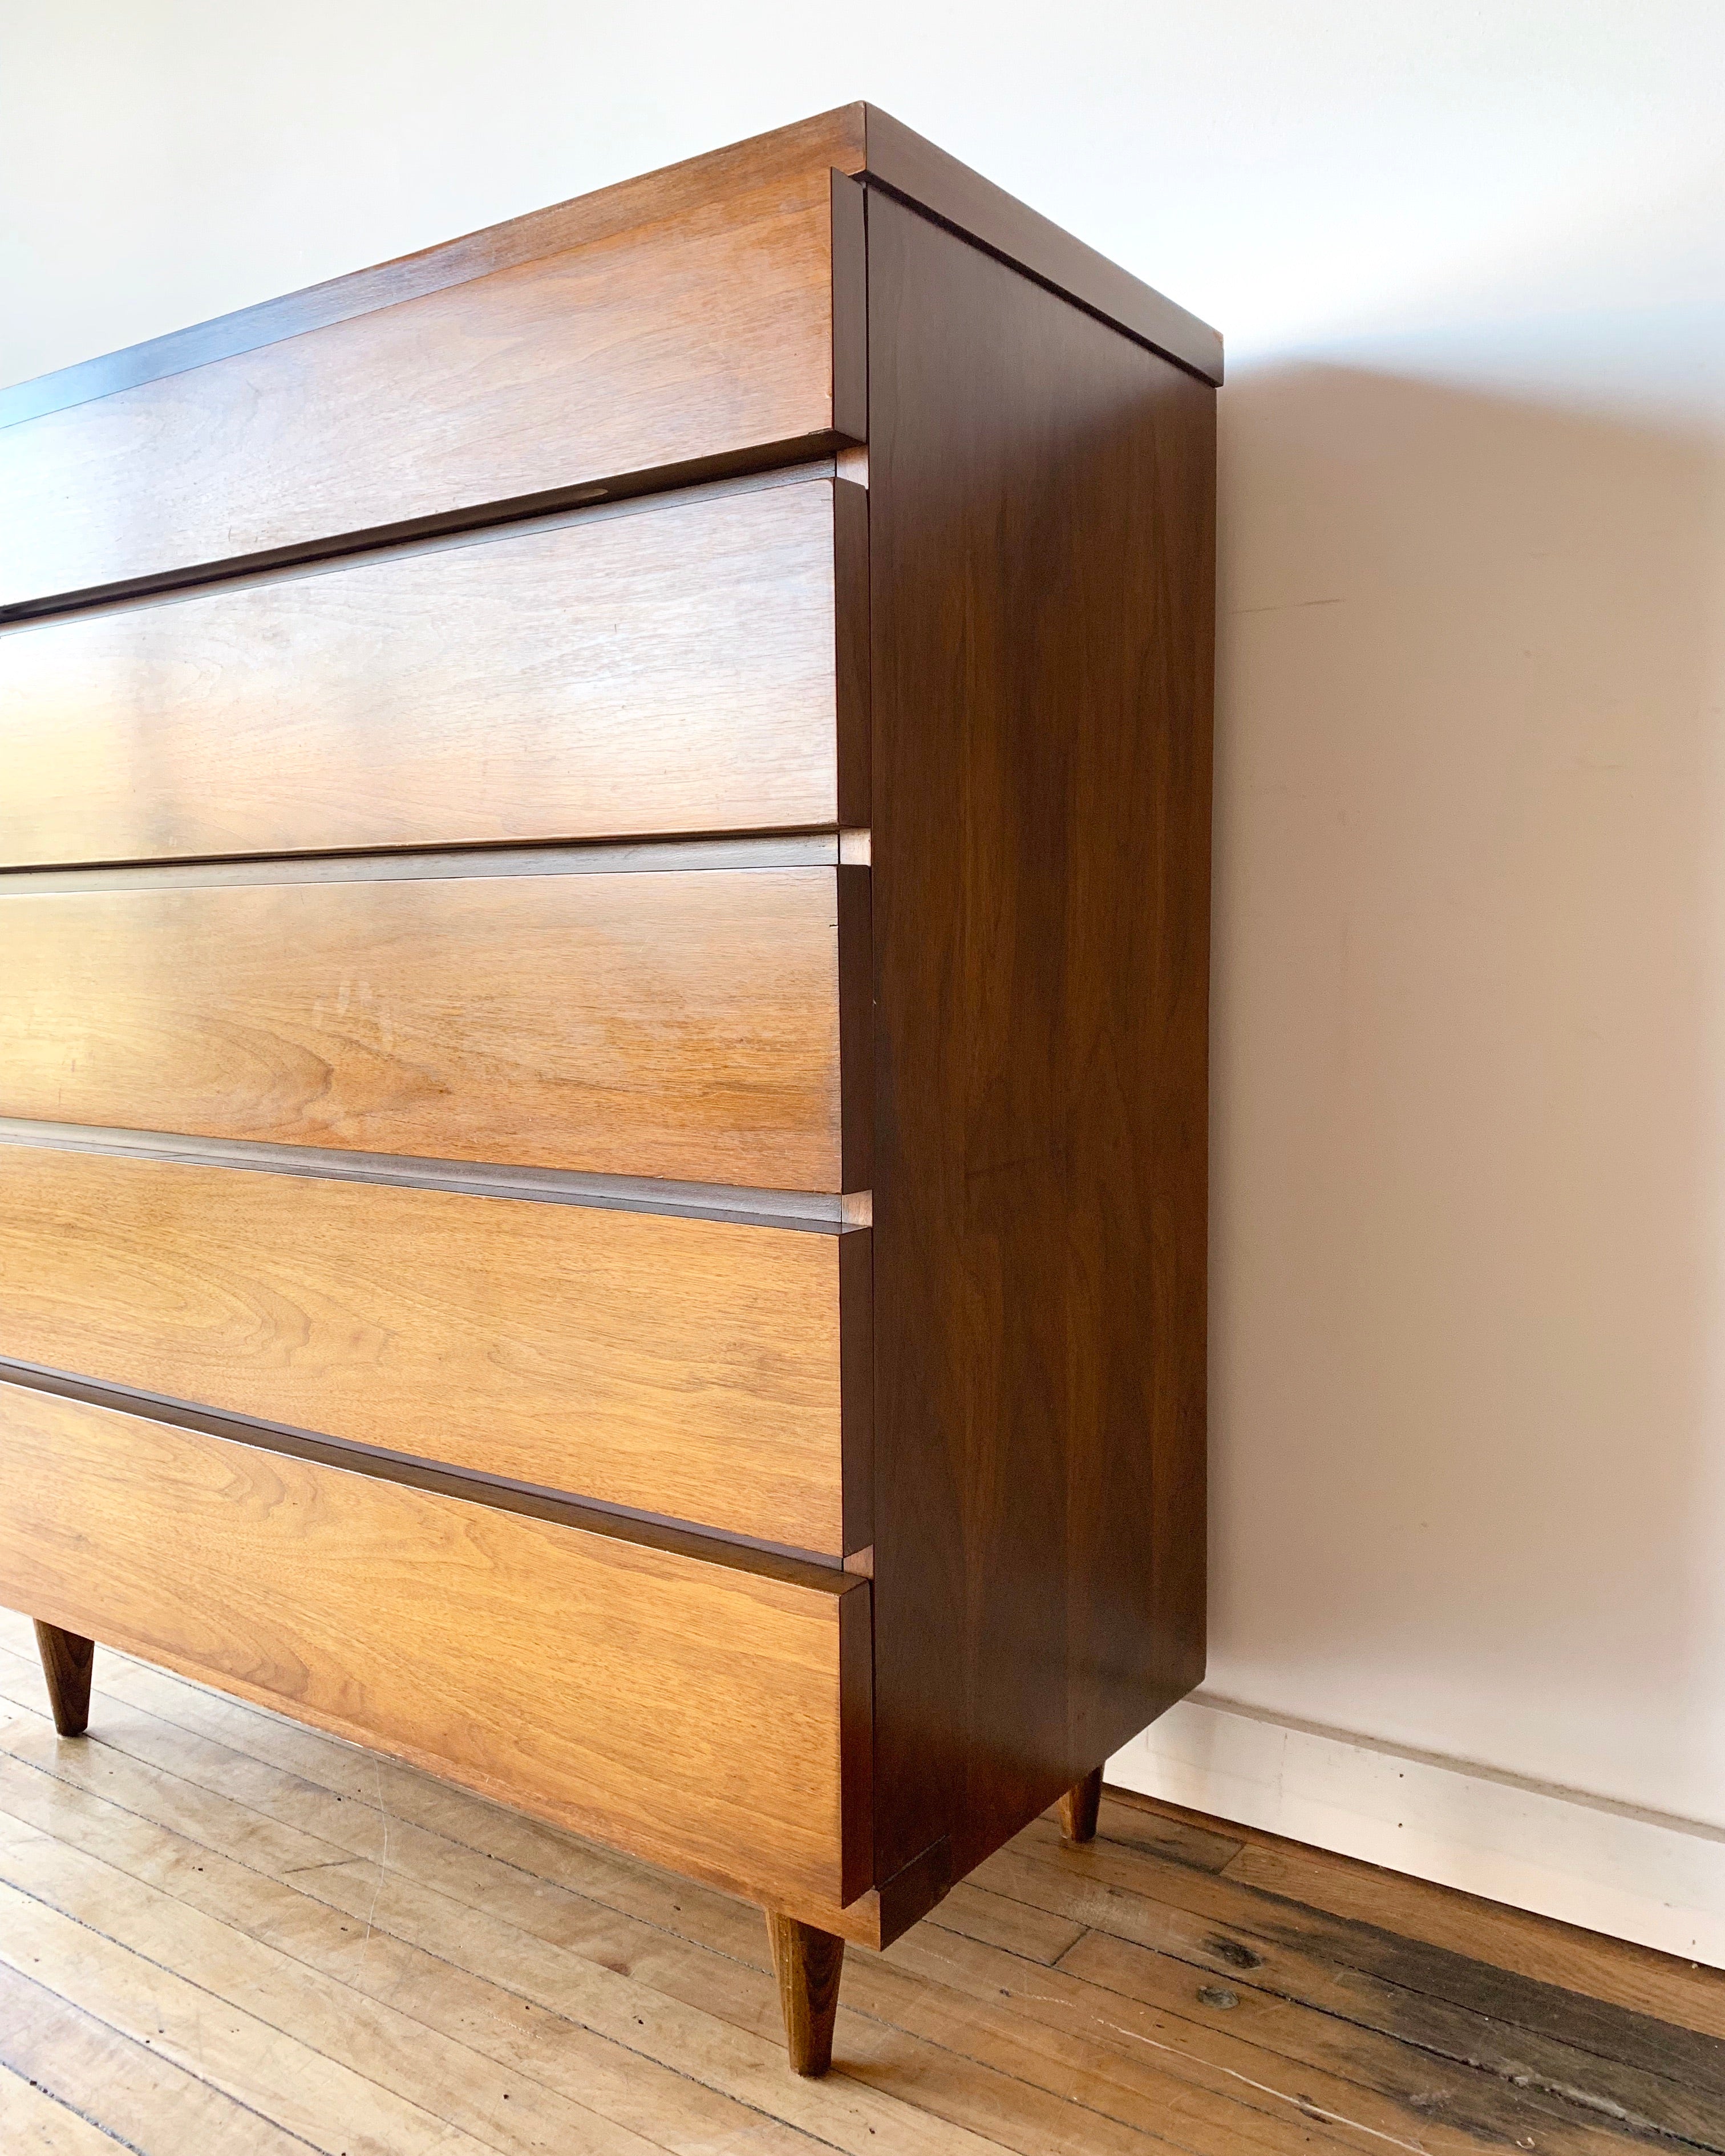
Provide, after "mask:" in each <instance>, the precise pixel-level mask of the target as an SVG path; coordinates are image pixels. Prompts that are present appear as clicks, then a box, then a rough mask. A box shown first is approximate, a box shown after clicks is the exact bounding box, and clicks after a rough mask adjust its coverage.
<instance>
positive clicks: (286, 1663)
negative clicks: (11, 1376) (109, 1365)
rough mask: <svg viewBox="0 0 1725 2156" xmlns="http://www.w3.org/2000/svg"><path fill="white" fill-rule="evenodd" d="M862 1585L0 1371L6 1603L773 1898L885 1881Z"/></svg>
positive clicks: (845, 1894)
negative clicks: (404, 1478) (260, 1440)
mask: <svg viewBox="0 0 1725 2156" xmlns="http://www.w3.org/2000/svg"><path fill="white" fill-rule="evenodd" d="M868 1598H869V1590H868V1587H867V1584H866V1583H865V1582H862V1581H860V1580H857V1579H856V1578H855V1577H854V1576H853V1575H851V1574H849V1573H843V1572H840V1571H839V1570H838V1569H837V1568H834V1569H833V1570H832V1571H830V1572H822V1571H820V1570H819V1569H818V1568H815V1567H814V1566H812V1565H790V1564H787V1563H779V1564H778V1565H777V1566H776V1567H774V1566H773V1563H772V1561H771V1560H764V1559H763V1560H762V1568H759V1569H757V1568H741V1567H732V1566H731V1565H729V1564H724V1563H709V1562H706V1561H705V1560H703V1559H701V1558H696V1557H691V1556H689V1555H687V1554H685V1553H682V1552H681V1551H680V1550H677V1551H674V1550H670V1549H665V1548H650V1547H647V1546H645V1545H644V1544H642V1543H635V1542H633V1541H628V1540H624V1539H621V1538H619V1537H613V1536H610V1535H608V1534H603V1533H598V1532H588V1531H585V1530H583V1529H582V1528H579V1527H570V1526H566V1525H562V1524H559V1523H553V1522H551V1521H549V1520H546V1519H542V1518H535V1517H523V1516H522V1515H521V1514H519V1513H515V1512H503V1511H500V1510H496V1509H495V1508H493V1507H489V1506H485V1505H479V1504H473V1503H470V1502H465V1501H462V1500H460V1499H459V1498H455V1497H451V1496H444V1495H441V1494H438V1493H434V1492H432V1491H425V1490H420V1489H415V1488H412V1487H408V1486H403V1485H400V1484H397V1483H391V1482H385V1481H378V1480H377V1479H375V1478H373V1477H371V1476H362V1475H357V1474H352V1473H349V1472H346V1471H342V1470H341V1469H337V1468H333V1467H329V1466H324V1465H322V1464H321V1463H318V1462H315V1461H312V1460H304V1459H296V1458H293V1457H290V1456H287V1455H282V1454H280V1453H274V1452H270V1451H266V1450H263V1449H261V1448H260V1447H257V1446H254V1445H244V1444H236V1443H234V1442H232V1441H230V1440H227V1439H224V1438H221V1437H218V1436H213V1435H206V1434H204V1433H203V1432H201V1431H198V1430H188V1429H183V1428H175V1427H172V1426H171V1425H169V1424H164V1423H160V1422H157V1421H154V1420H151V1419H146V1418H145V1417H144V1416H141V1415H136V1414H125V1413H121V1412H117V1411H116V1410H115V1409H111V1408H108V1407H102V1406H95V1405H92V1404H88V1403H85V1402H84V1401H80V1400H74V1399H59V1398H56V1397H54V1396H52V1395H50V1394H44V1393H39V1392H37V1391H35V1390H33V1389H26V1388H24V1387H22V1386H18V1385H13V1384H0V1599H3V1600H4V1601H5V1603H6V1604H8V1606H9V1607H11V1608H13V1609H22V1610H24V1611H26V1612H28V1614H30V1615H31V1616H33V1617H38V1618H41V1619H43V1620H45V1621H46V1622H48V1623H50V1624H54V1625H60V1626H62V1627H64V1628H65V1629H66V1630H70V1631H73V1632H77V1633H80V1634H82V1635H85V1636H86V1637H89V1638H94V1639H96V1640H101V1641H104V1642H105V1643H106V1644H108V1645H111V1646H116V1647H119V1648H122V1649H124V1650H126V1651H127V1652H129V1653H133V1654H136V1655H142V1656H143V1657H145V1658H146V1660H148V1661H154V1662H161V1663H165V1664H166V1665H167V1666H168V1667H169V1668H171V1669H175V1670H178V1671H182V1672H183V1673H184V1674H185V1675H187V1676H193V1677H196V1678H200V1679H202V1680H203V1681H206V1682H208V1683H212V1684H215V1685H218V1686H221V1687H222V1688H223V1689H224V1690H227V1691H234V1692H238V1693H239V1694H240V1695H241V1696H242V1697H244V1698H247V1699H251V1700H255V1701H258V1702H261V1703H262V1704H264V1706H267V1707H276V1708H280V1709H281V1710H283V1711H284V1712H287V1713H289V1714H292V1715H295V1716H297V1717H300V1719H302V1720H304V1721H306V1722H313V1723H315V1724H316V1725H317V1726H318V1727H321V1728H323V1729H327V1730H331V1731H334V1732H336V1734H337V1735H339V1736H341V1737H345V1738H351V1739H352V1740H353V1741H355V1742H356V1743H361V1744H370V1745H377V1746H378V1747H380V1748H382V1749H383V1750H384V1751H387V1752H391V1753H395V1754H396V1755H398V1757H400V1758H404V1759H408V1760H411V1761H413V1763H415V1764H416V1765H418V1766H421V1767H424V1768H429V1769H430V1770H431V1772H433V1773H434V1774H444V1775H447V1776H449V1777H450V1778H451V1779H454V1780H456V1781H460V1782H465V1783H466V1784H468V1785H469V1786H470V1787H471V1788H474V1789H480V1790H481V1791H483V1792H484V1793H485V1794H486V1795H487V1796H490V1797H493V1798H495V1799H498V1800H499V1801H501V1802H502V1803H505V1804H515V1805H519V1806H521V1808H522V1809H526V1810H529V1811H533V1812H536V1813H538V1814H540V1815H542V1816H543V1817H545V1818H547V1819H551V1820H557V1821H558V1822H559V1823H560V1824H562V1825H566V1826H568V1827H570V1828H572V1829H573V1830H575V1831H576V1832H577V1833H579V1834H584V1835H593V1836H594V1837H596V1838H597V1839H598V1840H603V1841H608V1842H611V1843H614V1844H615V1845H618V1846H619V1847H621V1848H624V1849H627V1850H629V1851H634V1852H635V1853H636V1854H638V1855H639V1856H644V1857H647V1858H649V1859H650V1860H652V1861H655V1862H659V1863H664V1864H669V1865H671V1866H675V1867H677V1868H679V1869H681V1870H686V1871H694V1872H696V1873H698V1874H700V1875H701V1876H705V1877H707V1878H709V1879H713V1880H716V1881H719V1882H721V1883H722V1884H724V1885H726V1886H733V1887H736V1888H737V1889H739V1890H740V1891H742V1892H746V1893H750V1894H755V1895H758V1896H759V1897H762V1898H763V1899H766V1900H772V1899H773V1898H774V1897H775V1896H782V1897H786V1898H793V1899H794V1898H805V1897H806V1898H814V1899H818V1900H824V1901H829V1902H845V1901H848V1900H850V1899H852V1898H854V1897H855V1895H856V1894H857V1893H858V1892H861V1891H862V1890H863V1889H864V1888H865V1886H867V1885H868V1884H869V1850H868V1835H869V1820H868V1803H869V1791H868V1787H867V1772H866V1758H867V1753H866V1731H867V1727H868V1717H869V1712H870V1708H869V1614H868V1613H869V1599H868ZM847 1751H848V1753H849V1757H848V1758H847V1756H846V1755H847Z"/></svg>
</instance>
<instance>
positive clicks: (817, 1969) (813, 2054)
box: [767, 1909, 845, 2076]
mask: <svg viewBox="0 0 1725 2156" xmlns="http://www.w3.org/2000/svg"><path fill="white" fill-rule="evenodd" d="M767 1939H768V1944H769V1945H770V1946H771V1948H772V1949H773V1973H774V1974H775V1975H776V1976H777V1977H778V2003H779V2005H780V2006H781V2007H782V2008H783V2011H784V2039H785V2044H786V2046H787V2048H788V2051H789V2052H790V2055H791V2071H793V2073H798V2074H808V2075H810V2076H814V2075H818V2074H824V2072H825V2071H826V2070H827V2068H828V2067H829V2066H831V2064H832V2063H833V2023H834V2020H836V2019H837V2018H838V2013H839V1973H840V1971H841V1970H842V1969H843V1968H844V1966H845V1942H844V1940H843V1939H841V1938H835V1937H834V1934H833V1933H831V1932H818V1931H816V1929H815V1928H814V1925H813V1924H803V1923H799V1922H798V1921H797V1919H796V1918H795V1917H781V1916H780V1915H779V1914H778V1911H777V1910H776V1909H769V1910H768V1912H767Z"/></svg>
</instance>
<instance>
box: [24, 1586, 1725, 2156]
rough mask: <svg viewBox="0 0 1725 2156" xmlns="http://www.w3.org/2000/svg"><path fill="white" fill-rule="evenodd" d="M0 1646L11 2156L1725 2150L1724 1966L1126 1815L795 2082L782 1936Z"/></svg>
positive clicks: (568, 1851) (922, 1939)
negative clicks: (41, 2154)
mask: <svg viewBox="0 0 1725 2156" xmlns="http://www.w3.org/2000/svg"><path fill="white" fill-rule="evenodd" d="M90 1731H91V1734H90V1737H88V1738H83V1739H75V1740H63V1739H60V1738H57V1737H56V1736H55V1734H54V1725H53V1722H52V1721H51V1719H50V1718H49V1711H48V1700H47V1695H46V1692H45V1690H44V1685H43V1680H42V1675H41V1671H40V1667H39V1663H38V1661H37V1658H36V1650H35V1643H34V1639H33V1635H32V1633H31V1630H30V1627H29V1625H28V1621H27V1620H23V1619H21V1618H15V1617H13V1616H11V1615H10V1614H3V1613H0V2148H3V2149H4V2150H5V2151H6V2152H8V2156H11V2152H13V2151H14V2150H18V2151H32V2152H34V2151H54V2152H66V2156H99V2152H100V2151H101V2150H103V2149H110V2150H111V2149H113V2148H116V2146H118V2147H121V2148H132V2149H135V2150H137V2151H140V2152H142V2156H181V2152H185V2151H192V2152H196V2156H290V2152H291V2156H304V2152H305V2150H307V2149H308V2148H310V2149H312V2150H316V2151H321V2152H324V2156H421V2153H422V2152H426V2156H429V2152H431V2151H434V2150H435V2151H436V2152H437V2156H467V2152H475V2151H491V2152H496V2156H528V2152H533V2156H553V2152H555V2156H568V2153H569V2152H588V2151H591V2152H594V2156H625V2152H629V2156H639V2152H645V2151H650V2150H665V2151H675V2152H678V2153H679V2156H696V2152H701V2156H708V2152H713V2156H716V2153H717V2152H724V2156H792V2152H793V2151H811V2150H814V2149H816V2148H829V2149H834V2148H835V2149H839V2150H843V2151H846V2152H850V2156H865V2152H868V2156H901V2152H903V2156H985V2152H988V2151H991V2150H1009V2151H1013V2152H1017V2156H1049V2152H1060V2156H1092V2152H1095V2153H1096V2156H1129V2152H1137V2151H1143V2152H1145V2156H1150V2153H1151V2152H1153V2151H1156V2150H1165V2149H1175V2150H1183V2151H1188V2152H1192V2156H1282V2152H1284V2151H1294V2150H1301V2151H1310V2152H1312V2156H1326V2153H1327V2152H1335V2151H1339V2150H1358V2151H1362V2152H1364V2151H1377V2152H1380V2156H1381V2152H1384V2151H1386V2150H1393V2149H1411V2150H1415V2151H1420V2152H1425V2156H1460V2152H1462V2151H1466V2150H1481V2149H1491V2150H1496V2151H1503V2150H1506V2149H1509V2148H1522V2149H1534V2150H1538V2151H1543V2152H1551V2153H1552V2156H1556V2152H1563V2156H1587V2152H1593V2156H1610V2152H1612V2151H1613V2150H1616V2149H1620V2148H1623V2147H1624V2145H1625V2143H1640V2144H1641V2145H1644V2146H1652V2147H1662V2148H1671V2149H1673V2150H1682V2149H1689V2148H1700V2149H1707V2150H1718V2151H1725V1975H1722V1974H1720V1973H1718V1972H1717V1971H1714V1970H1711V1969H1697V1968H1694V1967H1692V1966H1691V1965H1690V1964H1688V1963H1682V1962H1676V1961H1672V1960H1670V1959H1668V1958H1666V1957H1664V1956H1662V1955H1659V1954H1656V1953H1650V1952H1648V1951H1646V1950H1645V1949H1642V1948H1634V1947H1627V1946H1623V1945H1620V1944H1618V1943H1615V1942H1613V1941H1610V1940H1607V1939H1603V1938H1598V1937H1596V1936H1594V1935H1593V1934H1591V1933H1583V1932H1578V1931H1574V1930H1571V1929H1569V1928H1566V1927H1564V1926H1562V1925H1558V1924H1553V1923H1548V1922H1544V1921H1543V1920H1542V1919H1539V1918H1536V1917H1527V1916H1525V1915H1522V1914H1519V1913H1517V1912H1513V1911H1509V1910H1505V1909H1501V1908H1498V1907H1495V1906H1493V1905H1491V1904H1490V1903H1486V1902H1475V1901H1471V1900H1470V1899H1468V1898H1467V1897H1465V1896H1461V1895H1457V1894H1451V1893H1449V1892H1445V1891H1444V1890H1442V1889H1440V1888H1436V1887H1432V1886H1425V1885H1423V1884H1420V1882H1417V1881H1409V1880H1405V1879H1402V1878H1399V1877H1397V1876H1394V1875H1393V1874H1390V1873H1386V1872H1380V1871H1373V1869H1372V1868H1371V1867H1369V1866H1364V1865H1359V1864H1354V1863H1351V1862H1349V1861H1347V1860H1345V1859H1342V1858H1337V1857H1333V1856H1327V1855H1325V1854H1323V1853H1322V1852H1320V1851H1313V1850H1308V1849H1305V1848H1301V1847H1300V1846H1298V1845H1295V1844H1292V1843H1287V1842H1280V1841H1276V1840H1273V1839H1271V1837H1269V1836H1267V1835H1257V1834H1253V1833H1250V1832H1249V1831H1247V1830H1243V1829H1236V1828H1231V1827H1227V1826H1224V1825H1221V1824H1219V1822H1216V1821H1214V1820H1200V1819H1198V1818H1196V1817H1194V1816H1192V1815H1184V1814H1180V1813H1177V1812H1175V1811H1173V1810H1172V1809H1168V1808H1165V1807H1160V1806H1152V1805H1149V1804H1144V1803H1142V1802H1141V1801H1139V1800H1137V1799H1122V1798H1119V1797H1116V1796H1113V1795H1110V1796H1107V1797H1105V1799H1103V1803H1102V1807H1101V1826H1100V1830H1099V1833H1098V1836H1097V1839H1096V1841H1095V1842H1094V1843H1093V1844H1091V1845H1089V1846H1087V1847H1085V1848H1080V1849H1075V1848H1071V1847H1063V1846H1062V1845H1061V1841H1060V1827H1059V1823H1058V1821H1057V1820H1055V1818H1054V1817H1053V1816H1052V1815H1050V1817H1049V1818H1047V1819H1045V1820H1040V1821H1039V1822H1037V1824H1036V1825H1034V1826H1032V1827H1030V1828H1029V1829H1028V1830H1026V1831H1025V1832H1024V1834H1022V1835H1019V1837H1018V1839H1017V1840H1015V1841H1014V1843H1013V1844H1012V1845H1010V1846H1009V1847H1008V1848H1007V1849H1005V1850H1004V1851H1001V1852H1000V1853H999V1855H998V1856H994V1857H993V1858H991V1859H990V1860H989V1861H988V1862H987V1863H986V1864H984V1865H983V1866H982V1867H981V1869H980V1870H979V1871H978V1872H976V1873H975V1874H974V1875H973V1876H972V1878H971V1879H970V1880H969V1881H967V1882H966V1883H965V1884H964V1885H963V1886H960V1887H958V1888H957V1890H956V1891H955V1892H954V1893H953V1894H952V1896H951V1897H950V1898H949V1899H948V1900H947V1902H944V1903H942V1906H941V1907H940V1908H939V1909H937V1911H936V1912H934V1914H933V1915H932V1916H931V1917H927V1918H925V1919H924V1921H923V1922H922V1923H920V1924H918V1925H916V1927H915V1928H913V1929H912V1930H911V1932H909V1933H906V1936H905V1937H904V1938H902V1939H901V1940H900V1941H899V1942H898V1943H897V1944H896V1946H894V1947H893V1948H891V1949H890V1950H889V1951H888V1952H887V1953H885V1954H870V1953H865V1952H864V1951H862V1950H860V1949H858V1948H852V1949H851V1951H850V1954H849V1955H848V1957H847V1959H846V1963H845V1983H844V1991H843V1994H842V2001H841V2004H840V2007H839V2020H838V2033H837V2038H836V2040H835V2043H834V2071H833V2074H832V2076H831V2077H830V2078H829V2080H827V2081H826V2082H803V2081H799V2080H798V2079H796V2078H795V2077H794V2076H793V2075H791V2074H790V2073H789V2072H788V2071H787V2070H786V2067H785V2064H784V2056H783V2043H782V2040H781V2037H780V2035H779V2030H778V2000H777V1996H776V1993H775V1988H774V1984H773V1975H772V1971H771V1968H770V1964H769V1961H768V1948H767V1935H766V1929H765V1927H764V1925H763V1924H762V1919H761V1916H760V1912H758V1911H757V1910H755V1909H753V1908H750V1907H745V1906H743V1905H742V1904H741V1903H739V1902H733V1901H731V1900H729V1899H727V1898H726V1897H725V1896H723V1895H721V1894H718V1893H716V1892H710V1891H708V1890H706V1889H705V1888H701V1887H698V1886H691V1885H688V1884H686V1883H685V1882H683V1881H678V1880H675V1879H673V1878H671V1877H670V1876H669V1875H667V1874H665V1873H664V1872H660V1871H655V1870H654V1869H653V1868H652V1867H651V1866H647V1865H644V1864H640V1863H636V1862H632V1861H628V1860H625V1859H623V1858H619V1857H614V1856H608V1855H606V1854H604V1853H603V1852H602V1851H598V1850H597V1849H594V1848H593V1847H592V1846H590V1845H587V1844H585V1843H583V1842H580V1841H578V1840H575V1839H574V1837H573V1836H572V1835H567V1834H563V1833H561V1832H559V1831H557V1830H554V1829H552V1828H549V1827H543V1826H540V1825H536V1824H535V1823H534V1822H532V1821H531V1820H525V1819H522V1818H521V1817H519V1816H517V1815H515V1814H513V1813H510V1812H506V1811H503V1810H500V1809H497V1808H495V1806H492V1805H490V1804H486V1803H485V1802H483V1801H482V1800H480V1799H477V1798H474V1797H470V1796H468V1795H466V1794H463V1793H462V1792H461V1791H459V1790H457V1789H452V1788H450V1787H449V1786H448V1785H446V1784H442V1783H439V1782H436V1781H434V1780H432V1779H429V1777H427V1776H425V1775H423V1774H418V1773H415V1772H413V1771H411V1770H409V1769H407V1768H401V1767H398V1766H395V1765H393V1764H392V1763H389V1762H388V1761H387V1760H384V1759H382V1758H377V1757H376V1756H375V1755H373V1754H372V1753H367V1752H362V1751H360V1750H357V1749H356V1748H353V1747H352V1746H349V1745H347V1744H344V1743H339V1742H337V1741H336V1740H334V1739H332V1738H325V1737H322V1736H320V1735H317V1734H316V1733H315V1732H309V1731H306V1730H303V1729H300V1728H299V1727H296V1726H295V1725H294V1724H292V1723H290V1722H284V1721H281V1720H280V1719H278V1718H277V1717H275V1716H273V1715H270V1714H268V1713H265V1712H261V1711H260V1710H258V1709H255V1708H253V1707H246V1706H242V1705H239V1704H238V1703H236V1702H233V1701H229V1700H227V1699H224V1698H222V1697H219V1696H218V1695H217V1694H214V1693H212V1692H208V1691H202V1690H200V1689H199V1688H198V1686H195V1685H192V1684H188V1683H186V1682H184V1681H182V1680H181V1679H179V1678H177V1677H172V1676H167V1675H166V1674H164V1673H163V1672H162V1671H158V1670H155V1669H152V1668H150V1667H148V1666H146V1665H144V1664H142V1663H140V1662H136V1661H128V1660H127V1659H126V1658H125V1657H123V1656H121V1655H116V1654H112V1653H110V1652H108V1651H106V1650H99V1651H98V1654H97V1657H96V1666H95V1693H94V1697H93V1701H92V1707H91V1715H90Z"/></svg>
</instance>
